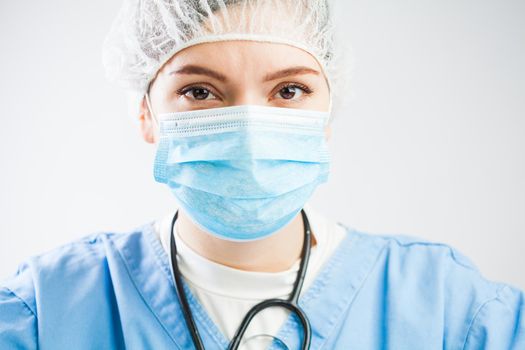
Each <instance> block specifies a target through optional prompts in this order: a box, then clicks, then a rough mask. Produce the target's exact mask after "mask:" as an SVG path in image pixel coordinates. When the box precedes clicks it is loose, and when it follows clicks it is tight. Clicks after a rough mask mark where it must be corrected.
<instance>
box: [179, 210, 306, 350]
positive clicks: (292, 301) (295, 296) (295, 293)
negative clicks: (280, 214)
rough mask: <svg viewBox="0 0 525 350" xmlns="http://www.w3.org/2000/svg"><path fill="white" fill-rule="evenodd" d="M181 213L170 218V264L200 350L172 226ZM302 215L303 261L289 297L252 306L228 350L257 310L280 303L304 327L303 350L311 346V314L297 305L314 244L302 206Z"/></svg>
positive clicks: (200, 344)
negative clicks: (307, 313) (308, 315)
mask: <svg viewBox="0 0 525 350" xmlns="http://www.w3.org/2000/svg"><path fill="white" fill-rule="evenodd" d="M178 214H179V211H178V210H177V211H176V212H175V215H174V216H173V219H172V221H171V235H170V236H171V267H172V269H173V275H174V276H175V285H176V287H177V294H178V296H179V301H180V304H181V305H182V311H183V313H184V319H185V320H186V325H187V326H188V329H189V330H190V333H191V337H192V339H193V344H194V345H195V348H196V349H197V350H204V346H203V345H202V340H201V338H200V336H199V331H198V329H197V327H196V325H195V321H194V320H193V316H192V314H191V310H190V307H189V304H188V300H187V299H186V294H185V293H184V289H183V286H182V280H181V274H180V270H179V266H178V265H177V259H176V256H177V246H176V245H175V238H174V235H173V228H174V227H175V221H176V220H177V216H178ZM301 215H302V217H303V224H304V240H303V248H302V252H301V264H300V266H299V272H298V273H297V278H296V279H295V282H294V286H293V290H292V294H291V295H290V297H289V298H288V300H284V299H268V300H263V301H261V302H260V303H258V304H256V305H255V306H253V307H252V308H251V309H250V311H248V313H247V314H246V315H245V316H244V319H243V320H242V322H241V324H240V326H239V328H238V329H237V331H236V332H235V335H234V336H233V338H232V340H231V342H230V344H229V345H228V350H236V349H237V348H238V347H239V345H240V343H241V339H242V337H243V335H244V332H245V331H246V329H247V328H248V326H249V324H250V322H251V320H252V319H253V318H254V317H255V315H257V313H258V312H260V311H262V310H264V309H266V308H269V307H272V306H280V307H284V308H286V309H288V310H290V311H291V312H294V313H295V314H296V315H297V316H298V317H299V320H300V322H301V325H302V327H303V331H304V335H303V339H302V346H301V349H302V350H307V349H309V348H310V342H311V338H312V333H311V330H310V322H309V321H308V317H306V314H305V312H304V311H303V310H302V309H301V307H300V306H299V305H298V300H299V293H300V292H301V288H302V286H303V282H304V276H305V275H306V267H307V266H308V260H309V259H310V248H311V247H310V245H311V240H312V237H311V232H310V223H309V222H308V218H307V217H306V214H305V212H304V210H303V209H301Z"/></svg>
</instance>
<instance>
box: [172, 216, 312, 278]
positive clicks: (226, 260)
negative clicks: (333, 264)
mask: <svg viewBox="0 0 525 350" xmlns="http://www.w3.org/2000/svg"><path fill="white" fill-rule="evenodd" d="M175 224H176V225H177V232H178V234H179V236H180V238H181V239H182V240H183V241H184V243H186V245H187V246H188V247H190V248H191V249H193V250H194V251H195V252H196V253H198V254H199V255H201V256H203V257H205V258H206V259H208V260H211V261H214V262H216V263H219V264H222V265H226V266H229V267H232V268H236V269H240V270H245V271H257V272H279V271H284V270H287V269H289V268H290V267H291V266H292V265H293V264H294V263H295V262H296V261H297V260H298V259H300V257H301V252H302V247H303V241H304V224H303V218H302V215H301V212H299V213H297V215H296V216H295V218H294V219H293V220H292V221H291V222H290V223H289V224H287V225H286V226H284V227H283V228H281V229H280V230H279V231H277V232H275V233H274V234H272V235H271V236H270V237H267V238H262V239H259V240H256V241H249V242H232V241H228V240H224V239H221V238H218V237H216V236H213V235H211V234H210V233H208V232H206V231H203V230H201V229H200V228H199V227H197V226H196V225H195V224H194V223H193V221H192V220H191V219H190V218H189V217H188V216H187V214H186V213H185V212H184V210H182V209H179V214H178V218H177V222H176V223H175ZM315 244H316V240H315V237H314V234H313V232H312V247H313V246H315Z"/></svg>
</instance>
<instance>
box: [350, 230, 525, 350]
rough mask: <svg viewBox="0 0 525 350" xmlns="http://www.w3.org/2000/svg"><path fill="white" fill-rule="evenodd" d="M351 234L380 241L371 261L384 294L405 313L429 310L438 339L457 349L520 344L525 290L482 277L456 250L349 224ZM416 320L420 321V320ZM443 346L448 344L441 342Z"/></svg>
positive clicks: (524, 329) (524, 325)
mask: <svg viewBox="0 0 525 350" xmlns="http://www.w3.org/2000/svg"><path fill="white" fill-rule="evenodd" d="M346 228H347V232H348V233H350V234H353V235H355V237H356V238H357V239H360V240H364V241H374V242H377V243H376V244H380V245H381V246H382V250H381V253H380V254H379V256H378V258H377V263H376V266H375V270H376V278H377V279H378V280H379V279H381V281H384V283H385V285H384V286H383V287H384V289H385V290H386V292H385V298H388V299H389V300H390V302H391V303H395V304H396V305H397V306H398V307H399V308H400V310H404V311H403V317H407V315H408V314H409V313H411V312H412V311H409V310H412V309H415V310H417V312H416V314H417V315H415V319H417V318H418V317H419V316H418V315H420V313H421V312H423V313H426V314H428V315H434V316H435V317H436V318H437V319H439V320H441V322H442V326H443V327H444V330H443V332H444V337H445V339H444V341H445V342H447V341H448V342H449V343H448V344H449V345H450V344H459V345H460V346H459V348H461V349H463V348H464V349H478V348H486V347H488V348H491V349H492V348H494V349H496V348H497V349H504V348H505V349H514V348H516V349H517V348H521V347H514V346H516V344H519V346H522V347H523V348H525V293H524V292H523V291H522V290H520V289H518V288H516V287H515V286H512V285H510V284H508V283H504V282H500V281H495V280H491V279H488V278H487V277H485V275H484V274H483V273H482V272H481V271H480V270H479V268H478V267H477V266H476V264H475V263H474V262H473V261H472V260H471V259H470V258H469V257H467V256H466V255H465V254H463V253H462V252H461V251H460V250H458V249H457V248H455V247H454V246H451V245H449V244H446V243H442V242H433V241H430V240H427V239H424V238H421V237H417V236H410V235H404V234H373V233H369V232H364V231H359V230H355V229H352V228H349V227H346ZM421 321H422V320H421ZM447 348H448V347H447Z"/></svg>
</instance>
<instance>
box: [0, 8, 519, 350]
mask: <svg viewBox="0 0 525 350" xmlns="http://www.w3.org/2000/svg"><path fill="white" fill-rule="evenodd" d="M332 34H333V28H332V26H331V23H330V18H329V12H328V7H327V4H326V3H325V2H324V1H321V0H311V1H307V0H300V1H298V0H295V1H291V0H290V1H283V0H280V1H269V0H261V1H255V0H246V1H241V0H237V1H235V0H232V1H224V2H223V1H221V0H215V1H204V0H203V1H189V0H187V1H166V2H163V1H158V0H149V1H131V0H129V1H125V3H124V7H123V8H122V10H121V12H120V14H119V16H118V17H117V20H116V22H115V23H114V25H113V28H112V30H111V32H110V34H109V36H108V39H107V41H106V43H105V56H104V60H105V65H106V67H107V70H108V75H109V76H110V77H111V78H112V79H114V80H117V81H119V82H120V83H122V84H123V85H125V86H126V87H128V88H131V89H133V90H135V91H137V92H139V96H140V100H139V101H137V107H138V110H137V115H138V118H139V120H140V127H141V132H142V136H143V138H144V140H145V141H146V142H149V143H154V144H156V147H157V154H156V157H155V164H154V175H155V179H156V180H157V181H159V182H161V183H165V184H166V185H167V186H168V187H169V188H170V190H171V191H172V193H173V194H174V196H175V198H176V199H177V203H178V206H177V208H171V209H170V212H169V213H168V214H167V215H166V216H165V217H162V218H161V219H159V220H156V221H152V222H149V223H146V224H144V225H143V226H141V227H138V228H137V229H136V230H133V232H128V233H102V234H96V235H92V236H89V237H85V238H84V239H82V240H79V241H76V242H72V243H70V244H68V245H65V246H62V247H59V248H57V249H56V250H53V251H52V252H49V253H46V254H43V255H40V256H37V257H34V258H31V259H29V260H28V261H27V262H26V263H24V264H22V265H21V266H20V268H19V271H18V273H17V274H16V276H13V278H11V279H9V280H7V281H4V282H3V283H2V284H1V285H0V286H1V288H0V349H33V348H37V347H38V348H42V349H120V348H129V349H173V348H178V349H192V348H205V349H225V348H231V349H234V348H237V347H239V348H243V349H262V348H267V347H270V348H272V349H278V348H289V349H299V348H310V349H320V348H323V349H379V348H390V349H441V348H445V349H525V317H524V315H525V306H524V296H525V295H524V293H523V292H522V291H519V290H517V289H515V288H513V287H511V286H510V285H506V284H502V283H496V282H492V281H488V280H486V279H485V278H484V277H483V276H482V275H481V274H480V273H479V271H478V270H477V269H476V267H475V266H474V265H473V264H472V263H471V262H470V261H469V260H468V258H466V257H464V256H463V255H462V254H461V253H460V252H458V251H457V250H455V249H454V248H452V247H450V246H447V245H444V244H440V243H432V242H427V241H424V240H421V239H418V238H414V237H407V236H378V235H370V234H367V233H365V232H358V231H357V230H355V229H352V228H350V227H349V226H347V225H345V224H343V223H340V222H332V221H330V220H329V219H327V218H325V217H324V216H323V215H322V214H321V213H320V212H317V211H316V210H315V209H314V208H313V207H312V206H311V205H310V204H309V203H308V199H309V198H310V197H311V195H312V193H313V192H314V190H315V189H316V188H317V186H318V185H319V184H321V183H323V182H326V181H327V179H328V171H329V155H328V152H327V146H326V141H327V140H328V139H329V134H330V123H331V120H332V116H333V115H334V113H333V111H332V99H335V100H337V97H338V96H337V95H335V94H336V93H337V92H338V89H337V86H338V85H339V82H338V80H337V78H338V75H337V74H336V72H337V71H338V68H337V66H336V65H335V61H336V60H335V58H337V55H335V54H334V47H333V45H332V43H333V41H332ZM267 300H270V301H269V302H268V301H267ZM266 305H270V306H272V307H270V308H263V307H264V306H266ZM256 311H260V312H256ZM252 315H255V316H254V317H253V318H251V316H252ZM241 325H244V327H243V326H241Z"/></svg>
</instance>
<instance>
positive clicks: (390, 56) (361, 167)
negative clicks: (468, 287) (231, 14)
mask: <svg viewBox="0 0 525 350" xmlns="http://www.w3.org/2000/svg"><path fill="white" fill-rule="evenodd" d="M119 6H120V1H101V0H93V1H83V2H78V1H73V2H72V1H65V0H62V1H58V0H53V1H44V2H43V1H36V0H31V1H2V2H1V3H0V45H1V46H0V48H1V49H0V50H1V55H0V63H1V64H0V106H1V112H2V113H1V125H0V164H1V172H0V213H1V214H0V215H1V217H0V278H3V277H6V276H8V275H9V274H12V273H14V272H15V271H16V267H17V265H18V263H20V262H21V261H23V260H24V259H26V258H28V257H29V256H31V255H34V254H38V253H42V252H44V251H47V250H50V249H52V248H53V247H56V246H58V245H60V244H63V243H66V242H69V241H71V240H74V239H76V238H77V237H80V236H83V235H87V234H90V233H94V232H97V231H125V230H130V229H132V228H134V227H135V226H137V225H141V224H143V223H146V222H147V221H149V220H153V219H155V218H157V217H159V216H161V215H163V214H165V213H166V212H169V210H170V206H171V205H172V204H174V203H175V202H174V199H173V198H172V197H171V194H170V193H169V191H168V189H167V188H165V187H164V186H163V185H160V184H157V183H155V182H154V179H153V175H152V167H153V165H152V160H153V155H154V151H155V150H154V148H153V146H151V145H149V144H146V143H145V142H144V141H143V140H142V139H141V137H140V135H139V132H138V128H137V122H136V120H135V119H134V118H132V117H131V116H129V115H128V114H127V106H126V100H125V95H124V93H123V91H120V90H119V88H117V87H115V86H113V85H111V84H109V83H107V82H106V80H105V78H104V72H103V67H102V64H101V44H102V41H103V38H104V36H105V34H106V32H107V31H108V29H109V26H110V24H111V21H112V20H113V17H114V15H115V14H116V11H117V9H118V7H119ZM337 16H338V19H341V18H342V19H344V21H343V22H344V26H341V27H340V29H339V33H340V35H341V36H342V37H344V38H345V40H347V42H348V43H350V45H351V48H352V55H353V56H352V57H354V61H355V62H354V66H355V67H354V68H353V75H352V81H351V84H350V85H351V91H347V92H344V94H345V95H347V104H348V108H347V109H346V111H345V113H343V114H340V115H337V116H336V117H335V118H336V119H335V121H334V124H333V127H334V133H333V137H332V140H331V149H332V151H333V165H332V173H331V177H330V182H329V183H327V184H324V185H322V186H321V187H320V188H319V189H318V191H317V192H316V194H315V196H314V198H313V199H312V203H313V205H314V206H315V207H316V208H317V209H319V210H321V211H322V212H323V213H325V215H327V216H329V217H330V218H332V219H334V220H337V221H341V222H343V223H345V224H347V225H349V226H352V227H355V228H357V229H360V230H364V231H368V232H370V233H380V234H408V235H413V236H419V237H422V238H426V239H429V240H433V241H439V242H444V243H447V244H450V245H452V246H454V247H455V248H457V249H459V250H460V251H461V252H462V253H464V254H465V255H467V256H468V257H469V258H470V259H471V260H472V261H473V262H474V263H475V264H476V265H477V266H478V267H479V269H480V270H481V272H482V273H483V275H485V276H486V277H487V278H490V279H492V280H498V281H502V282H507V283H510V284H512V285H515V286H517V287H519V288H521V289H525V273H524V271H523V270H524V268H523V267H524V266H525V254H523V249H524V246H525V64H524V63H525V20H524V19H525V2H524V1H522V0H498V1H496V0H493V1H488V0H482V1H481V0H478V1H474V0H471V1H468V0H439V1H438V0H435V1H428V0H417V1H416V0H413V1H409V0H398V1H386V0H383V1H374V2H367V1H364V0H361V1H342V2H341V4H340V5H339V9H338V10H337Z"/></svg>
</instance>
